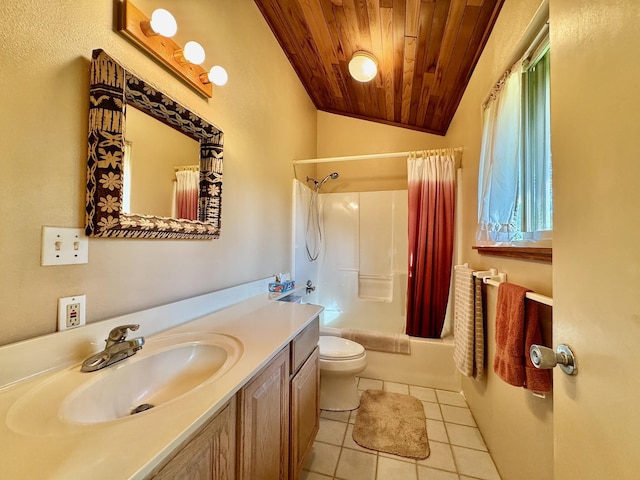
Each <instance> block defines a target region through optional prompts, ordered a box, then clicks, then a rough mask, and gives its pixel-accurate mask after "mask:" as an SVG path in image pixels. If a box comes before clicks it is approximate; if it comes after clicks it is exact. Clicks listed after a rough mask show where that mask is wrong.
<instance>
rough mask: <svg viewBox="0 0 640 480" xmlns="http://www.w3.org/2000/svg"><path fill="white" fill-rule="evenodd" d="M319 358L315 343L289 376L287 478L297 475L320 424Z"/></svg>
mask: <svg viewBox="0 0 640 480" xmlns="http://www.w3.org/2000/svg"><path fill="white" fill-rule="evenodd" d="M316 343H317V342H316ZM319 359H320V353H319V350H318V347H315V349H314V350H313V352H312V353H311V355H310V356H309V358H308V359H307V360H306V362H305V363H304V364H303V365H302V367H300V369H299V370H298V371H297V372H296V373H295V375H294V376H293V377H292V379H291V412H290V422H291V426H290V430H291V435H290V437H289V443H290V458H289V465H290V469H289V480H297V479H298V478H299V477H300V474H301V472H302V467H303V466H304V463H305V460H306V458H307V455H308V454H309V452H310V451H311V447H312V446H313V442H314V440H315V439H316V435H317V433H318V429H319V428H320V370H319V365H318V361H319Z"/></svg>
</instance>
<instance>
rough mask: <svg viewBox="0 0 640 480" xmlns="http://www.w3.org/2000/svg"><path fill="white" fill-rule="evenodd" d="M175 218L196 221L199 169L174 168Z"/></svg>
mask: <svg viewBox="0 0 640 480" xmlns="http://www.w3.org/2000/svg"><path fill="white" fill-rule="evenodd" d="M176 182H177V184H176V198H175V204H176V218H183V219H186V220H198V187H199V182H200V167H176Z"/></svg>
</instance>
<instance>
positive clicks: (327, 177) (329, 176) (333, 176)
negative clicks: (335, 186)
mask: <svg viewBox="0 0 640 480" xmlns="http://www.w3.org/2000/svg"><path fill="white" fill-rule="evenodd" d="M339 176H340V175H338V172H333V173H330V174H329V175H327V176H326V177H324V178H323V179H322V181H321V182H320V186H319V187H318V189H320V188H322V185H324V182H326V181H327V180H329V179H331V180H335V179H337V178H338V177H339Z"/></svg>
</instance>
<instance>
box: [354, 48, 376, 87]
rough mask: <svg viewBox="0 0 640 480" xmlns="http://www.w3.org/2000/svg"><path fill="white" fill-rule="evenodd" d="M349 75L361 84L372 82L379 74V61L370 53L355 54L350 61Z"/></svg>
mask: <svg viewBox="0 0 640 480" xmlns="http://www.w3.org/2000/svg"><path fill="white" fill-rule="evenodd" d="M349 73H350V74H351V76H352V77H353V78H354V79H355V80H357V81H359V82H370V81H371V80H373V79H374V78H375V77H376V75H377V74H378V60H377V59H376V57H374V56H373V55H372V54H370V53H369V52H365V51H363V50H360V51H358V52H355V53H354V54H353V56H352V57H351V60H350V61H349Z"/></svg>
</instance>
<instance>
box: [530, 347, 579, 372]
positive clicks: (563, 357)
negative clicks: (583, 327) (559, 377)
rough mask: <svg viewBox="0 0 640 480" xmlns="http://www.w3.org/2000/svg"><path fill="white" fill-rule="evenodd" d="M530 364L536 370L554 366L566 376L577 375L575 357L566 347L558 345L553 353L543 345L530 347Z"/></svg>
mask: <svg viewBox="0 0 640 480" xmlns="http://www.w3.org/2000/svg"><path fill="white" fill-rule="evenodd" d="M529 356H530V357H531V363H533V366H534V367H536V368H545V369H546V368H553V367H555V366H556V365H558V366H559V367H560V369H561V370H562V371H563V372H564V373H566V374H567V375H576V374H577V373H578V365H577V364H576V357H575V355H574V354H573V351H572V350H571V348H570V347H569V346H568V345H565V344H561V345H558V347H557V348H556V351H555V352H554V351H553V350H552V349H550V348H549V347H545V346H544V345H531V348H530V349H529Z"/></svg>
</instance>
